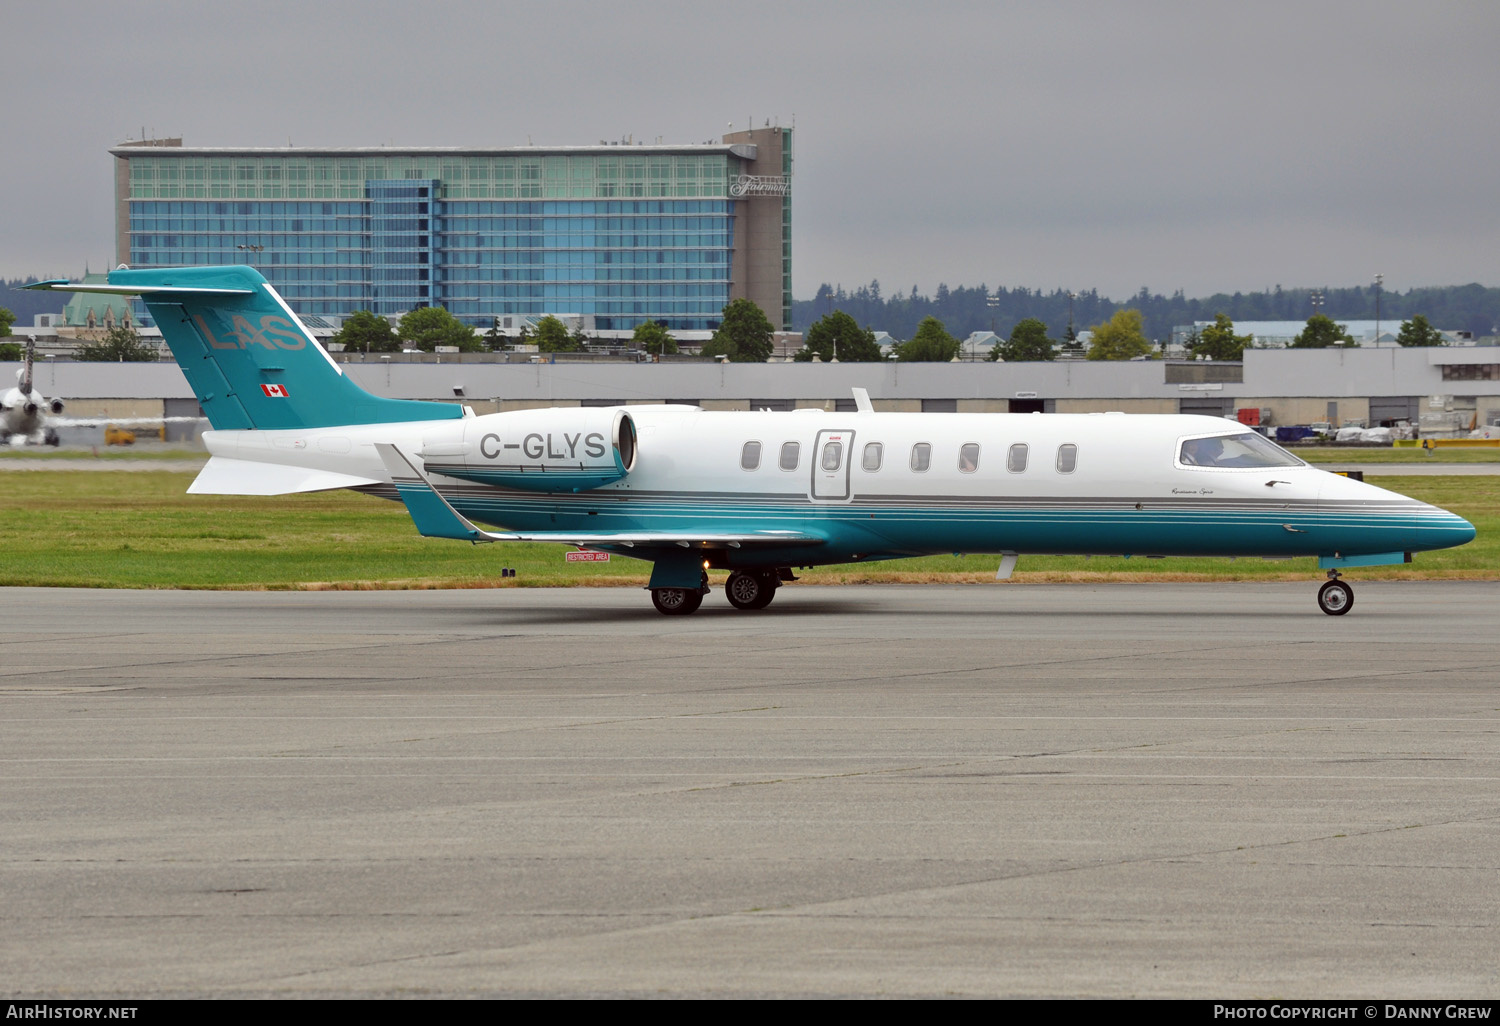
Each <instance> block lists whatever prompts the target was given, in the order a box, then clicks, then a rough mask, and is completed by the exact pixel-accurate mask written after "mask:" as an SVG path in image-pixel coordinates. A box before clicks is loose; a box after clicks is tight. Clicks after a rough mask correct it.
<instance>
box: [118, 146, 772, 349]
mask: <svg viewBox="0 0 1500 1026" xmlns="http://www.w3.org/2000/svg"><path fill="white" fill-rule="evenodd" d="M704 149H708V147H705V148H704ZM114 152H115V153H116V154H117V155H120V154H121V153H122V151H121V150H116V151H114ZM128 162H129V170H128V190H126V194H125V195H123V196H121V197H118V198H119V199H120V200H123V205H122V206H123V209H122V214H124V215H125V216H127V217H128V226H126V227H125V231H124V232H123V233H122V235H123V236H124V237H123V238H122V239H121V242H122V248H125V247H128V259H127V262H128V263H129V264H130V265H131V266H132V267H164V266H187V265H195V264H225V263H249V264H253V265H254V266H255V267H256V268H257V269H259V270H260V271H261V272H262V273H263V274H265V276H266V278H267V279H268V280H269V281H270V282H271V283H272V284H273V285H274V286H275V287H276V289H277V291H279V292H280V293H281V294H282V295H283V296H284V297H285V298H286V300H287V302H288V303H289V304H290V305H291V306H292V308H293V309H294V310H296V311H297V312H298V313H299V314H310V315H320V316H347V315H348V314H349V313H351V312H353V311H354V310H359V309H369V310H373V311H374V312H375V313H377V314H381V315H387V314H398V315H399V314H402V313H405V312H406V311H408V310H411V309H415V308H417V307H421V306H429V305H431V306H442V307H444V308H446V309H447V310H449V311H450V312H451V313H453V314H454V315H456V316H458V317H460V318H462V319H463V320H465V321H466V322H468V323H470V324H473V325H475V326H478V327H486V326H488V325H489V324H490V323H491V320H492V318H494V317H496V316H500V315H519V316H522V317H533V318H535V317H540V316H542V315H544V314H583V315H591V316H592V317H593V318H594V326H595V328H596V329H597V330H623V331H628V330H631V329H633V328H634V327H635V326H636V325H638V324H640V323H641V322H642V321H643V320H658V321H663V322H665V323H666V325H667V326H668V327H669V328H671V329H676V330H704V329H712V328H715V327H717V326H718V321H719V317H720V313H721V311H722V310H723V308H724V306H725V305H726V304H727V303H728V302H729V301H730V299H732V298H734V295H735V294H737V293H734V292H733V279H734V273H735V268H734V250H735V243H736V238H735V236H736V214H737V212H740V213H743V211H742V208H743V206H744V203H743V202H740V203H738V204H737V203H736V201H735V200H733V199H731V198H730V197H729V191H728V185H729V182H730V180H731V175H732V174H735V173H737V171H736V167H737V159H736V158H735V157H734V156H733V155H732V153H731V152H730V148H729V147H713V148H712V152H707V153H688V154H683V153H670V154H666V153H656V152H647V153H641V154H636V153H634V152H630V151H626V152H624V153H622V154H605V155H599V154H597V153H590V154H584V155H579V154H566V155H542V156H535V157H532V156H514V155H509V154H506V153H503V152H501V153H496V154H490V155H478V156H476V155H467V156H463V157H453V156H427V155H423V154H415V155H409V156H402V155H399V154H397V155H385V154H382V155H381V156H380V157H379V159H378V160H377V159H375V158H374V157H371V156H369V155H368V154H363V151H362V155H361V156H359V157H349V158H342V157H333V156H329V155H319V154H311V155H307V156H299V155H298V154H297V153H296V151H283V152H281V153H279V154H278V155H276V156H274V157H263V156H256V157H254V158H253V159H252V158H250V157H248V156H247V157H241V156H240V155H237V154H227V155H223V156H220V155H218V154H217V153H214V152H213V151H204V152H184V153H182V154H181V155H178V154H175V153H173V152H172V151H171V150H166V151H162V150H156V151H154V152H150V153H142V154H139V155H136V154H133V153H132V154H130V156H129V161H128ZM221 165H222V166H221ZM372 176H373V177H372ZM789 298H790V296H789V283H788V296H787V299H788V301H789ZM767 312H768V313H769V314H770V315H771V316H772V318H773V319H775V318H776V316H777V314H778V313H780V312H781V311H778V310H776V309H775V308H774V307H773V308H771V309H770V310H768V311H767Z"/></svg>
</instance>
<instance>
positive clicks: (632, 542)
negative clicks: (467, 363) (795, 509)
mask: <svg viewBox="0 0 1500 1026" xmlns="http://www.w3.org/2000/svg"><path fill="white" fill-rule="evenodd" d="M375 449H376V451H377V452H379V453H380V458H381V460H383V461H384V462H385V468H386V470H387V471H389V472H390V475H391V482H392V483H393V484H394V485H395V486H396V492H397V494H399V495H400V496H401V501H402V502H404V503H405V504H406V511H407V512H408V513H410V514H411V519H412V522H413V523H415V524H416V525H417V530H418V531H420V532H421V533H422V535H423V536H424V537H427V538H458V539H461V540H464V541H471V542H498V541H537V542H561V543H563V544H566V545H577V546H579V547H589V546H593V547H600V546H619V547H622V548H635V547H636V546H642V547H648V546H649V547H655V548H660V547H662V546H666V545H675V546H678V547H680V548H684V549H694V548H704V547H719V546H723V547H727V548H733V549H737V548H742V547H745V546H778V547H779V546H787V545H821V544H822V543H823V539H822V538H820V537H817V536H815V535H810V534H806V533H804V532H802V531H744V532H739V533H722V532H716V533H693V532H689V531H589V532H577V531H573V532H569V531H486V530H484V529H483V528H480V527H476V526H475V525H474V523H473V522H472V521H471V520H469V519H468V518H467V517H465V516H464V515H463V514H462V513H460V512H459V511H458V510H456V509H454V508H453V506H452V505H451V504H449V502H448V500H447V499H445V498H443V497H442V495H441V494H439V493H438V490H437V489H436V488H434V487H433V486H432V481H431V480H430V479H429V478H428V477H427V474H426V472H425V471H423V470H422V468H421V467H419V466H417V464H416V463H414V462H413V461H412V460H411V459H410V458H409V457H408V456H407V455H406V454H405V453H404V452H402V451H401V450H400V449H398V448H396V446H394V445H392V444H390V443H389V442H376V443H375Z"/></svg>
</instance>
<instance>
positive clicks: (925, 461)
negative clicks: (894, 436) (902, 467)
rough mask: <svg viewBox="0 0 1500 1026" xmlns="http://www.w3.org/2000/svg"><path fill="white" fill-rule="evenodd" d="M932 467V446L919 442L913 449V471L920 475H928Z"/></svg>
mask: <svg viewBox="0 0 1500 1026" xmlns="http://www.w3.org/2000/svg"><path fill="white" fill-rule="evenodd" d="M930 466H932V446H930V445H928V444H927V443H926V442H918V443H917V444H916V445H914V446H912V447H911V469H912V470H915V471H916V472H917V473H918V474H925V473H927V468H928V467H930Z"/></svg>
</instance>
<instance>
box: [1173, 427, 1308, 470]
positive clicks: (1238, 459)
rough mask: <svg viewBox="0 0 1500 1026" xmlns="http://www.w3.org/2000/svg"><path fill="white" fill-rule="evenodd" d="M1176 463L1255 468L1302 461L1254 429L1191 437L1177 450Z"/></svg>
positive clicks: (1279, 465) (1290, 465)
mask: <svg viewBox="0 0 1500 1026" xmlns="http://www.w3.org/2000/svg"><path fill="white" fill-rule="evenodd" d="M1177 462H1179V463H1181V464H1182V465H1183V466H1184V467H1222V468H1227V469H1245V468H1250V469H1254V468H1257V467H1300V466H1302V465H1303V464H1302V461H1301V460H1299V459H1298V458H1297V457H1295V456H1293V455H1292V454H1291V453H1289V452H1287V451H1286V450H1285V449H1283V448H1282V447H1281V446H1279V445H1277V444H1276V443H1275V442H1271V441H1268V440H1266V439H1265V438H1262V437H1261V436H1260V435H1257V434H1256V433H1255V432H1253V431H1241V432H1236V433H1235V434H1229V435H1215V436H1213V437H1211V438H1189V439H1187V440H1186V441H1185V442H1183V443H1182V448H1181V449H1180V450H1178V453H1177Z"/></svg>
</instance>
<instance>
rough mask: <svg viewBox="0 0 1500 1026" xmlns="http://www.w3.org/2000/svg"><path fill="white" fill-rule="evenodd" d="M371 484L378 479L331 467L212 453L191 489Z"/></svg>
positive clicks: (266, 491) (249, 490) (275, 491)
mask: <svg viewBox="0 0 1500 1026" xmlns="http://www.w3.org/2000/svg"><path fill="white" fill-rule="evenodd" d="M371 484H379V482H378V481H376V480H374V479H373V478H368V477H357V476H355V475H353V474H339V473H336V472H334V471H332V470H317V469H314V468H312V467H288V466H284V465H282V464H278V463H256V462H254V461H252V460H236V459H231V458H229V457H227V456H212V457H210V458H209V460H208V463H207V464H206V465H205V466H204V467H203V469H202V470H201V471H199V472H198V477H197V479H196V480H195V481H194V482H193V483H192V484H191V485H190V486H189V487H188V492H189V493H190V494H194V495H290V494H292V493H293V492H326V491H329V490H331V489H334V488H357V487H359V486H360V485H371Z"/></svg>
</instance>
